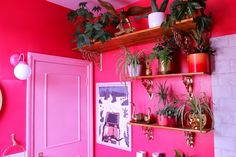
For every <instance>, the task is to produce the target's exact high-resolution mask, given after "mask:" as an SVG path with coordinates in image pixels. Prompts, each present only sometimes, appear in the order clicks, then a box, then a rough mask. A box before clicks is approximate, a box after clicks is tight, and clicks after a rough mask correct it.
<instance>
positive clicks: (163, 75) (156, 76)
mask: <svg viewBox="0 0 236 157" xmlns="http://www.w3.org/2000/svg"><path fill="white" fill-rule="evenodd" d="M205 74H208V73H205V72H195V73H176V74H160V75H150V76H136V77H128V78H127V79H131V80H136V79H154V78H162V77H177V76H195V75H205Z"/></svg>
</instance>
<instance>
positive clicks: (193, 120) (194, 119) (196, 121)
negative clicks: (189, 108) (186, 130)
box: [188, 113, 207, 130]
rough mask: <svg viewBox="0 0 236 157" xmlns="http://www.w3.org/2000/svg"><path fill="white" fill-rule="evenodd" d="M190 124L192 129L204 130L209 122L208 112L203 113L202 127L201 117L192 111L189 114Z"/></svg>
mask: <svg viewBox="0 0 236 157" xmlns="http://www.w3.org/2000/svg"><path fill="white" fill-rule="evenodd" d="M188 118H189V124H190V127H191V129H195V130H202V129H203V128H204V127H205V125H206V122H207V117H206V114H202V126H201V128H200V118H199V116H198V114H195V113H192V114H189V117H188Z"/></svg>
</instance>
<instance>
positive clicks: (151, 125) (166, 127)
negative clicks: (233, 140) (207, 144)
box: [128, 122, 211, 134]
mask: <svg viewBox="0 0 236 157" xmlns="http://www.w3.org/2000/svg"><path fill="white" fill-rule="evenodd" d="M128 124H130V125H133V126H141V127H149V128H158V129H166V130H175V131H183V132H194V133H203V134H205V133H208V132H209V131H211V129H203V130H194V129H189V128H176V127H168V126H160V125H157V124H156V123H154V124H145V123H134V122H129V123H128Z"/></svg>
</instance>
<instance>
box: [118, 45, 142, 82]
mask: <svg viewBox="0 0 236 157" xmlns="http://www.w3.org/2000/svg"><path fill="white" fill-rule="evenodd" d="M144 58H145V54H144V52H143V51H135V52H131V51H130V50H129V49H128V48H126V47H125V48H124V52H123V53H121V54H120V55H119V56H118V59H117V61H116V72H117V73H119V74H120V78H121V79H124V78H126V77H127V76H130V77H135V76H140V75H141V72H142V65H143V64H144Z"/></svg>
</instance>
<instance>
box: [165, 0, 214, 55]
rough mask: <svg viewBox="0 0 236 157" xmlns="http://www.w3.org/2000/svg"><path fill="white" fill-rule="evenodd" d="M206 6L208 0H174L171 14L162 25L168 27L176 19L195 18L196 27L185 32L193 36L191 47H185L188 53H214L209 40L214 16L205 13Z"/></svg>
mask: <svg viewBox="0 0 236 157" xmlns="http://www.w3.org/2000/svg"><path fill="white" fill-rule="evenodd" d="M205 8H206V0H174V1H173V2H172V4H171V5H170V14H169V15H167V17H166V20H165V21H164V22H163V23H162V27H164V28H165V29H167V28H169V27H170V26H173V25H174V24H175V22H176V21H181V20H184V19H186V18H193V20H194V22H195V23H196V29H193V30H192V31H190V32H189V33H185V34H187V36H189V37H190V38H191V42H190V43H189V46H188V48H189V49H188V50H187V49H184V51H185V52H186V53H187V54H190V53H199V52H203V53H208V54H211V55H212V54H214V52H215V50H214V49H213V48H212V47H211V46H210V42H209V37H210V33H209V32H210V31H211V26H212V17H211V15H206V14H205ZM183 38H186V36H183ZM183 38H182V39H176V38H175V40H182V41H184V40H185V39H183ZM187 38H188V37H187ZM185 41H186V40H185ZM177 43H178V42H177Z"/></svg>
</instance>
